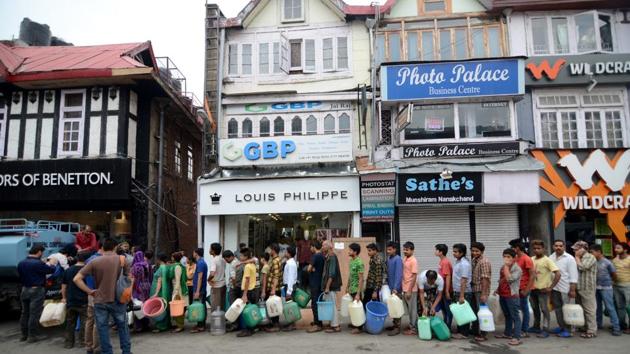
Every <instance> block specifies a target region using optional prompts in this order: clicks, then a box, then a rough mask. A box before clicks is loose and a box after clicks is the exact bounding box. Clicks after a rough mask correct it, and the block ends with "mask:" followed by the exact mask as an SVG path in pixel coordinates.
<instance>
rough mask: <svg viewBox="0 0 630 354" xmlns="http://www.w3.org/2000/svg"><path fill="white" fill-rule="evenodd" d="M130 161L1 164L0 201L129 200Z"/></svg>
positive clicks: (81, 160) (18, 162)
mask: <svg viewBox="0 0 630 354" xmlns="http://www.w3.org/2000/svg"><path fill="white" fill-rule="evenodd" d="M130 183H131V160H130V159H124V158H114V159H70V158H68V159H54V160H26V161H25V160H21V161H3V162H0V201H2V202H3V203H10V202H18V203H24V202H30V201H32V202H51V201H72V200H92V201H98V200H126V199H129V198H130V194H129V193H130Z"/></svg>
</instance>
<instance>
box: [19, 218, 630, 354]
mask: <svg viewBox="0 0 630 354" xmlns="http://www.w3.org/2000/svg"><path fill="white" fill-rule="evenodd" d="M86 231H89V230H86ZM81 237H82V238H81V241H79V235H78V237H77V244H76V248H77V252H76V253H74V252H72V251H68V250H65V251H63V252H65V253H64V254H62V255H61V256H59V255H52V256H50V257H49V258H48V260H47V261H46V262H44V261H43V260H41V257H42V254H43V251H44V249H43V247H42V246H33V247H32V248H31V250H30V252H29V256H28V258H27V259H26V260H24V261H22V262H21V263H20V265H19V267H18V270H19V273H20V276H21V280H22V284H23V291H22V317H21V321H20V323H21V329H22V337H21V339H22V340H24V341H27V340H28V341H29V342H34V341H38V340H41V339H43V337H42V336H41V335H40V334H39V330H38V320H39V316H40V315H41V311H42V308H43V303H44V293H43V292H44V290H43V289H44V288H43V286H44V283H45V281H46V276H48V275H50V274H52V273H54V272H55V271H56V270H57V269H58V268H59V266H60V264H61V263H62V261H63V264H64V266H63V267H64V268H65V269H64V272H63V285H62V301H63V302H65V303H66V307H67V316H66V320H67V321H66V325H67V330H66V342H65V343H66V347H67V348H72V347H73V346H74V345H75V343H76V342H78V343H81V344H83V343H84V344H85V347H86V349H87V353H88V354H91V353H94V352H96V351H100V352H101V353H104V354H109V353H111V352H112V347H111V343H110V338H109V333H110V329H111V327H112V323H111V322H110V318H111V319H113V327H114V328H115V329H116V330H117V333H118V336H119V339H120V346H121V349H122V351H123V354H126V353H130V351H131V341H130V334H129V326H128V325H127V312H128V311H129V309H130V308H129V304H121V303H119V302H118V301H117V299H116V297H115V288H116V281H117V278H118V275H119V273H121V270H122V273H124V274H128V275H129V276H130V277H131V278H132V279H133V285H132V294H133V298H134V299H135V300H137V301H140V302H144V301H146V300H148V299H149V298H151V297H156V296H157V297H161V298H162V299H164V300H165V302H166V303H168V302H169V301H171V300H173V299H181V300H185V301H186V304H191V303H193V302H194V301H202V302H205V301H206V299H207V298H208V295H210V296H209V299H210V301H209V302H210V304H209V305H210V311H214V310H226V309H227V308H228V307H229V306H230V304H231V303H233V302H234V301H235V300H236V299H239V298H240V299H242V301H243V302H244V303H257V302H258V301H259V300H267V299H268V298H269V297H270V296H272V295H277V296H283V297H284V298H285V300H286V301H289V300H291V298H292V296H293V293H294V291H295V288H296V286H301V287H303V288H305V289H306V288H308V289H309V290H310V295H311V299H312V301H311V308H312V312H313V322H312V324H311V327H310V328H308V329H307V332H308V333H315V332H320V331H325V332H326V333H337V332H340V331H341V326H340V322H339V314H338V313H337V311H335V312H334V315H333V319H332V320H331V321H329V323H327V324H324V323H323V321H320V320H319V318H318V313H317V304H316V302H317V299H319V298H320V295H321V296H322V297H323V298H324V299H325V300H327V301H332V302H333V303H334V306H335V308H336V306H337V304H336V302H337V294H338V293H339V292H340V291H342V289H343V290H344V291H345V293H347V294H350V295H351V296H352V298H353V299H355V300H362V301H363V304H364V306H365V305H366V304H367V303H368V302H369V301H371V300H379V298H380V294H379V293H380V291H381V287H382V286H384V285H387V286H388V287H389V288H390V289H391V293H392V295H393V296H398V297H400V298H401V299H402V301H403V302H404V304H405V307H406V309H407V311H406V313H407V316H408V321H409V326H408V328H405V330H404V331H403V329H402V318H394V319H393V325H392V326H390V327H388V328H387V330H388V335H389V336H395V335H398V334H401V333H404V334H406V335H416V334H417V328H416V326H415V324H416V323H417V319H418V316H435V315H436V314H437V313H440V312H441V313H442V317H443V318H444V321H445V323H446V325H447V326H448V327H449V328H450V327H451V326H452V321H453V316H452V314H451V313H450V311H449V305H450V304H451V303H452V302H459V303H464V301H467V302H468V303H470V304H471V306H472V308H473V310H474V311H475V312H477V311H478V310H479V307H480V306H481V305H482V304H487V303H488V299H489V297H490V295H491V293H492V294H494V295H497V296H498V297H499V303H500V308H501V311H502V312H503V314H504V316H505V320H506V324H505V329H504V331H503V332H502V333H497V334H495V335H494V337H495V338H500V339H507V340H509V341H508V343H509V344H511V345H518V344H520V343H521V339H522V338H526V337H529V336H530V334H531V335H536V336H537V337H540V338H546V337H549V336H550V335H551V334H555V335H557V336H558V337H564V338H566V337H572V336H574V335H575V333H576V329H575V328H572V327H571V326H569V325H566V324H565V323H564V317H563V313H562V305H563V304H567V303H570V302H573V301H576V302H577V303H578V304H580V305H581V306H582V308H583V310H584V315H585V319H586V325H585V328H584V329H583V332H582V333H581V334H580V336H581V337H583V338H593V337H595V336H596V335H597V331H598V329H601V328H602V318H603V313H604V309H605V310H606V312H607V313H608V314H609V316H610V322H611V325H612V334H613V335H615V336H618V335H621V334H622V333H626V334H630V327H629V324H628V321H627V320H626V306H628V303H629V302H630V258H629V257H628V251H629V249H628V245H627V244H621V243H620V244H616V245H615V247H614V252H615V255H616V257H615V258H614V259H613V260H612V262H611V261H610V260H608V259H606V257H604V255H603V253H602V249H601V246H600V245H597V244H594V245H590V246H589V244H588V243H586V242H584V241H578V242H576V243H575V244H574V245H573V246H572V249H573V251H574V254H575V256H573V255H571V254H569V253H568V252H567V251H566V249H565V243H564V241H561V240H556V241H554V243H553V253H552V254H551V255H549V256H547V255H546V254H545V253H546V248H545V244H544V243H543V242H542V241H540V240H534V241H532V242H531V245H530V246H531V249H532V251H533V256H532V257H530V256H529V255H528V254H527V252H526V247H525V245H524V244H523V243H522V242H521V241H520V240H518V239H517V240H513V241H511V242H510V248H507V249H505V250H504V251H503V253H502V255H503V260H504V264H503V265H502V267H501V268H500V269H499V270H498V271H499V282H498V284H496V287H495V288H494V290H493V287H494V286H493V284H491V277H492V271H493V270H492V265H491V263H490V261H489V260H488V259H487V258H486V257H485V256H484V252H485V246H484V245H483V243H481V242H473V243H472V244H471V245H470V255H471V258H470V259H469V258H468V247H467V246H466V245H464V244H461V243H458V244H455V245H453V246H452V247H451V250H452V255H453V257H454V258H455V261H454V262H451V260H450V259H449V258H448V249H449V247H448V246H447V245H445V244H437V245H435V255H436V256H437V257H438V261H437V262H436V263H437V268H436V269H435V270H434V269H426V270H424V271H422V272H421V271H420V265H419V264H418V262H417V259H416V257H415V256H414V252H415V247H414V244H413V243H412V242H406V243H405V244H404V245H403V246H402V257H401V255H399V246H398V244H397V243H394V242H389V243H388V244H387V247H386V250H385V251H386V252H385V255H386V259H383V258H382V256H381V252H380V250H379V247H378V246H377V245H376V244H374V243H372V244H369V245H367V247H366V251H367V253H368V256H369V264H368V267H367V271H366V267H365V265H364V263H363V260H362V258H361V257H360V256H359V255H360V253H361V247H360V245H359V244H357V243H352V244H350V245H349V246H348V251H347V255H348V257H349V266H348V275H347V278H346V279H347V283H346V284H343V283H342V276H341V268H340V265H339V260H338V259H337V254H336V253H335V250H334V247H333V244H332V242H330V241H323V242H320V241H318V240H311V241H309V242H308V243H307V244H305V245H304V244H303V245H301V246H302V247H305V246H306V247H308V249H309V251H308V252H304V250H303V249H296V248H295V247H294V246H289V247H288V248H286V251H285V252H284V254H282V255H281V253H280V247H279V246H278V244H275V243H274V244H271V245H270V246H269V247H268V248H267V250H266V251H267V252H265V253H264V255H262V256H261V257H255V256H254V255H253V252H252V251H251V250H250V249H249V248H247V247H246V245H244V244H241V245H239V250H238V251H236V252H232V251H230V250H223V248H222V246H221V245H220V244H219V243H213V244H212V245H211V246H210V250H209V258H208V260H207V263H206V259H205V258H204V250H203V249H202V248H198V249H196V250H195V251H194V252H193V254H192V257H190V258H188V257H186V256H185V255H184V253H183V252H174V253H172V254H171V255H170V257H169V256H167V255H165V254H160V255H158V256H157V257H156V259H155V260H153V256H154V255H153V254H152V252H151V251H146V252H143V251H142V250H141V249H139V248H137V247H134V248H132V249H130V247H129V244H128V243H121V244H118V243H117V242H116V241H114V240H112V239H105V240H102V241H101V243H100V244H97V245H96V246H95V245H94V243H93V241H92V239H91V237H89V236H88V237H84V235H82V236H81ZM589 251H590V252H589ZM298 253H301V254H300V258H298V259H297V261H296V256H297V255H298ZM304 254H307V255H308V258H310V259H309V260H308V261H305V259H304V258H305V257H303V255H304ZM64 258H65V259H64ZM60 259H61V260H60ZM208 288H209V291H210V294H207V289H208ZM549 304H551V309H552V310H550V306H549ZM530 306H531V308H532V309H533V314H534V321H533V324H532V326H531V327H530V318H529V307H530ZM204 310H206V311H207V309H206V307H205V306H204ZM551 311H553V312H554V313H555V317H556V320H557V323H558V327H557V328H553V329H552V328H551V325H550V320H551ZM204 317H207V316H204ZM629 319H630V318H629ZM77 321H78V322H80V323H81V326H80V331H79V335H78V341H77V340H76V339H75V332H76V331H75V329H76V327H77ZM184 324H185V322H184V316H183V315H182V316H178V317H175V318H171V317H169V316H166V317H165V318H164V319H162V320H160V321H154V322H153V323H151V322H149V320H148V319H147V318H142V319H138V318H135V319H134V322H133V326H132V327H133V332H136V333H137V332H143V331H147V330H152V331H153V332H164V331H169V330H170V331H171V332H174V333H177V332H181V331H183V330H184ZM232 325H233V326H232V328H231V329H232V330H236V329H237V324H232ZM350 328H351V332H352V333H353V334H359V333H362V332H363V328H362V326H360V327H355V326H350ZM295 329H296V328H295V325H294V324H289V325H285V326H283V327H282V326H281V325H280V321H279V318H278V317H273V318H271V323H270V324H269V325H266V326H261V327H260V328H257V329H252V328H242V329H241V330H240V332H239V333H238V334H237V335H238V336H239V337H247V336H251V335H253V334H254V333H256V332H258V331H265V332H278V331H280V330H282V331H293V330H295ZM205 330H206V322H205V321H203V322H199V323H196V324H195V325H194V327H193V328H192V330H191V332H192V333H199V332H204V331H205ZM471 336H472V337H473V338H474V339H475V340H476V341H486V340H488V334H487V333H485V332H483V331H481V330H480V328H479V323H478V322H473V323H472V324H467V325H463V326H457V330H456V333H455V334H454V335H453V338H454V339H466V338H470V337H471Z"/></svg>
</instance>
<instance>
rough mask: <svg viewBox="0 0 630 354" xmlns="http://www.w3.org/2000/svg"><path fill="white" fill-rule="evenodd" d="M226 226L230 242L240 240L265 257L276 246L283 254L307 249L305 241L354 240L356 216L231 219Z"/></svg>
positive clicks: (330, 215) (231, 216)
mask: <svg viewBox="0 0 630 354" xmlns="http://www.w3.org/2000/svg"><path fill="white" fill-rule="evenodd" d="M225 224H226V228H225V233H226V239H229V238H230V236H236V239H237V240H238V244H241V243H244V244H246V245H248V246H249V247H250V248H252V249H253V250H254V254H255V255H257V256H262V255H263V254H264V253H265V252H268V251H269V249H268V247H269V245H271V244H272V243H278V244H279V245H280V248H281V249H280V253H282V254H283V253H284V252H285V251H286V249H287V248H288V247H289V246H296V247H298V248H299V247H300V246H302V247H304V246H305V245H306V243H304V242H303V241H304V240H314V239H318V240H320V241H321V240H326V239H333V238H346V237H350V235H351V227H352V213H351V212H338V213H294V214H274V213H271V214H253V215H228V216H226V217H225ZM234 233H235V234H236V235H234Z"/></svg>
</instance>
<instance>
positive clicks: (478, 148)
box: [403, 141, 520, 159]
mask: <svg viewBox="0 0 630 354" xmlns="http://www.w3.org/2000/svg"><path fill="white" fill-rule="evenodd" d="M519 153H520V144H519V143H518V142H517V141H507V142H497V143H467V144H435V145H406V146H403V158H406V159H418V158H462V157H486V156H513V155H518V154H519Z"/></svg>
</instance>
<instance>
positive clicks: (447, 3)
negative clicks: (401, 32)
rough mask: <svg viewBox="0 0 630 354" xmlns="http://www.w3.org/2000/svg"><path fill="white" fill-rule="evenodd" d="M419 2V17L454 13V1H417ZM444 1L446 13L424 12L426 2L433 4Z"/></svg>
mask: <svg viewBox="0 0 630 354" xmlns="http://www.w3.org/2000/svg"><path fill="white" fill-rule="evenodd" d="M417 1H418V16H422V15H437V14H450V13H453V4H452V0H417ZM442 1H444V11H424V4H425V3H426V2H429V3H431V2H442Z"/></svg>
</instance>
